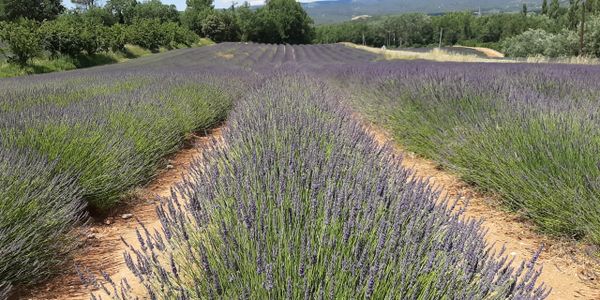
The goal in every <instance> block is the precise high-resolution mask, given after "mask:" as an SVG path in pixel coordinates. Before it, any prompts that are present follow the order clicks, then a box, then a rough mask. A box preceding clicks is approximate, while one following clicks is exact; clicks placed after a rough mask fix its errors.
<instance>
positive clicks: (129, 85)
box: [0, 44, 365, 299]
mask: <svg viewBox="0 0 600 300" xmlns="http://www.w3.org/2000/svg"><path fill="white" fill-rule="evenodd" d="M329 48H336V47H335V46H321V47H319V48H318V49H322V50H324V51H325V50H326V49H329ZM237 49H239V51H237ZM296 49H297V50H296ZM305 49H306V50H307V51H313V49H312V48H311V47H307V46H297V47H291V46H279V47H275V46H266V45H256V44H221V45H216V46H213V47H206V48H201V49H182V50H178V51H172V52H169V53H165V54H162V55H156V56H150V57H145V58H140V59H137V60H133V61H130V62H128V63H123V64H118V65H111V66H102V67H97V68H91V69H82V70H77V71H72V72H62V73H54V74H45V75H36V76H29V77H20V78H13V79H3V80H0V90H1V91H2V93H0V159H1V161H0V299H3V298H5V297H4V296H5V295H6V294H8V290H9V287H10V286H15V287H17V289H20V288H22V287H27V286H29V285H32V284H35V283H38V282H40V281H42V280H45V279H47V278H49V277H51V276H53V275H55V274H57V273H60V272H61V271H63V270H61V267H64V268H70V264H65V261H66V259H67V258H68V255H69V253H70V252H71V250H72V249H73V248H75V247H77V246H78V245H79V240H78V239H77V238H78V236H77V235H76V234H75V233H76V231H78V230H77V229H78V228H79V226H80V225H82V224H83V223H85V221H86V220H87V218H88V216H87V215H88V212H89V211H92V212H94V213H95V214H97V213H98V212H100V213H102V212H103V211H106V210H109V209H111V208H112V207H114V206H115V205H118V204H119V203H120V202H121V201H123V199H124V196H125V195H127V193H128V192H129V191H130V190H131V189H132V188H135V187H136V186H138V185H140V184H143V183H144V182H146V181H148V180H149V179H151V178H152V177H153V176H154V175H155V174H156V171H157V169H159V168H161V166H164V165H165V164H166V162H165V161H164V160H163V157H164V156H165V155H167V154H169V153H172V152H173V151H175V150H176V149H177V148H178V147H179V146H180V145H181V143H182V141H183V138H184V136H185V135H186V134H187V133H190V132H192V131H199V132H203V131H204V130H205V129H207V128H210V127H211V126H214V125H215V124H216V123H218V122H220V121H221V120H222V119H223V118H224V117H225V116H226V114H227V112H228V110H229V108H230V106H231V98H232V97H234V96H235V95H238V94H239V93H241V92H243V90H244V88H245V86H246V85H247V84H248V83H251V82H253V80H255V79H254V78H255V76H256V75H255V73H257V72H258V71H257V70H253V69H252V67H253V66H256V61H255V60H253V58H252V57H253V55H260V56H262V57H264V58H267V57H268V59H269V61H270V62H271V63H270V64H269V65H270V66H274V65H276V64H282V63H284V61H287V60H289V59H290V57H291V58H293V59H295V58H296V55H295V54H294V53H297V54H298V55H300V56H302V57H304V60H308V59H310V58H309V56H310V55H312V54H310V53H309V55H306V52H307V51H305ZM319 51H320V50H319ZM327 51H329V52H331V51H332V50H327ZM233 52H235V55H233V56H232V57H229V54H228V53H233ZM342 52H343V53H347V51H346V50H343V51H342ZM357 53H358V52H357ZM290 55H291V56H290ZM362 56H365V55H364V54H360V55H358V56H357V57H362ZM298 59H300V58H298ZM346 59H347V60H348V61H350V59H352V57H347V58H346ZM328 61H339V58H337V57H334V56H333V55H329V56H327V57H326V58H322V62H323V63H325V62H328ZM261 63H262V62H261Z"/></svg>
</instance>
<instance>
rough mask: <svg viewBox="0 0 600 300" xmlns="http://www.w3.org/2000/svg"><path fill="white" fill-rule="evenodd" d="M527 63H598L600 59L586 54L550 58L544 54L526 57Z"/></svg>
mask: <svg viewBox="0 0 600 300" xmlns="http://www.w3.org/2000/svg"><path fill="white" fill-rule="evenodd" d="M525 62H527V63H539V64H543V63H554V64H570V65H598V64H600V59H598V58H594V57H585V56H573V57H562V58H548V57H544V56H532V57H528V58H527V59H526V61H525Z"/></svg>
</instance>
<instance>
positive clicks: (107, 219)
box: [104, 218, 113, 225]
mask: <svg viewBox="0 0 600 300" xmlns="http://www.w3.org/2000/svg"><path fill="white" fill-rule="evenodd" d="M112 223H113V221H112V220H111V219H110V218H106V219H105V220H104V224H105V225H110V224H112Z"/></svg>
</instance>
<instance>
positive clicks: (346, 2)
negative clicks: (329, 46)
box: [303, 0, 550, 24]
mask: <svg viewBox="0 0 600 300" xmlns="http://www.w3.org/2000/svg"><path fill="white" fill-rule="evenodd" d="M541 2H542V1H541V0H533V1H532V0H524V1H523V0H327V1H319V2H313V3H304V4H303V6H304V8H305V9H306V11H307V12H308V14H309V15H310V16H311V17H312V18H313V19H314V20H315V22H316V23H317V24H320V23H332V22H341V21H348V20H351V19H352V17H354V16H360V15H371V16H376V15H390V14H399V13H406V12H424V13H429V14H437V13H444V12H449V11H464V10H472V11H478V10H479V8H481V10H482V12H484V13H486V12H500V11H502V12H506V11H520V10H521V8H522V6H523V3H526V4H527V6H528V8H529V10H534V9H539V7H540V6H541ZM549 2H550V1H549Z"/></svg>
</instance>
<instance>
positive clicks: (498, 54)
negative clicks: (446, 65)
mask: <svg viewBox="0 0 600 300" xmlns="http://www.w3.org/2000/svg"><path fill="white" fill-rule="evenodd" d="M454 48H465V49H473V50H477V51H479V52H481V53H483V54H485V55H486V56H487V57H489V58H504V53H502V52H500V51H496V50H494V49H490V48H484V47H467V46H460V45H456V46H454Z"/></svg>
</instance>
